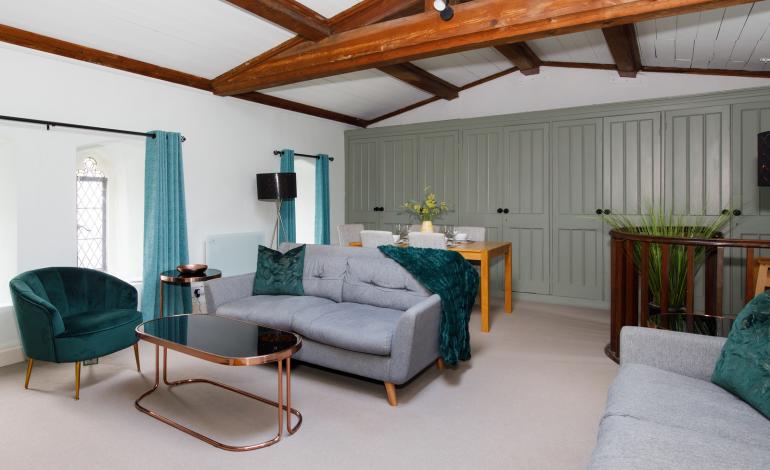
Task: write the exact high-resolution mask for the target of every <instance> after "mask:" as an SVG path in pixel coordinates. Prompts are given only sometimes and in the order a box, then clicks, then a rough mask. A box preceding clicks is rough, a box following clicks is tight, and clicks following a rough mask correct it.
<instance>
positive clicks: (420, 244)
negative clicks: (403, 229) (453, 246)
mask: <svg viewBox="0 0 770 470" xmlns="http://www.w3.org/2000/svg"><path fill="white" fill-rule="evenodd" d="M409 246H410V247H412V248H438V249H439V250H446V237H445V236H444V234H443V233H422V232H409Z"/></svg>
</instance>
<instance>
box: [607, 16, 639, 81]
mask: <svg viewBox="0 0 770 470" xmlns="http://www.w3.org/2000/svg"><path fill="white" fill-rule="evenodd" d="M602 34H604V39H605V40H606V41H607V46H608V47H609V48H610V53H611V54H612V58H613V59H614V60H615V64H616V65H617V66H618V74H619V75H620V76H621V77H628V78H635V77H636V74H637V73H638V72H639V71H640V70H641V69H642V60H641V58H640V56H639V43H638V42H637V40H636V30H635V29H634V25H633V24H624V25H619V26H611V27H609V28H603V29H602Z"/></svg>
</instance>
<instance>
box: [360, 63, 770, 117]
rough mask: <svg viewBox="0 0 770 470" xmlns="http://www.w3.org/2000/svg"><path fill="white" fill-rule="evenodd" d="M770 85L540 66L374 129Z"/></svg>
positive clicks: (769, 82) (759, 80) (740, 79)
mask: <svg viewBox="0 0 770 470" xmlns="http://www.w3.org/2000/svg"><path fill="white" fill-rule="evenodd" d="M767 85H770V79H766V78H745V77H719V76H707V75H684V74H668V73H650V72H640V73H639V75H638V76H637V77H636V78H621V77H619V76H618V73H617V72H615V71H612V70H588V69H568V68H555V67H541V68H540V73H539V74H538V75H530V76H524V75H522V74H521V73H518V72H514V73H512V74H508V75H505V76H503V77H500V78H498V79H497V80H493V81H491V82H487V83H485V84H483V85H479V86H477V87H474V88H471V89H468V90H466V91H463V92H461V93H460V97H459V98H457V99H455V100H452V101H446V100H440V101H436V102H434V103H431V104H429V105H427V106H423V107H421V108H417V109H415V110H412V111H409V112H407V113H404V114H400V115H398V116H395V117H392V118H390V119H386V120H385V121H382V122H380V123H377V124H375V125H373V126H372V127H382V126H391V125H397V124H414V123H418V122H431V121H443V120H447V119H463V118H472V117H482V116H495V115H500V114H513V113H521V112H527V111H543V110H548V109H559V108H570V107H573V106H587V105H594V104H606V103H618V102H623V101H635V100H644V99H653V98H665V97H670V96H682V95H693V94H698V93H710V92H717V91H727V90H737V89H742V88H753V87H760V86H767Z"/></svg>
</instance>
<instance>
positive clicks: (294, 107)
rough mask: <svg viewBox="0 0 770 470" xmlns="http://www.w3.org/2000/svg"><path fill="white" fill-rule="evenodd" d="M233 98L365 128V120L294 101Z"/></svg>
mask: <svg viewBox="0 0 770 470" xmlns="http://www.w3.org/2000/svg"><path fill="white" fill-rule="evenodd" d="M234 98H240V99H242V100H247V101H253V102H255V103H260V104H265V105H267V106H274V107H276V108H281V109H288V110H289V111H296V112H298V113H303V114H309V115H311V116H316V117H322V118H326V119H331V120H332V121H338V122H344V123H346V124H350V125H353V126H358V127H366V125H367V121H366V120H365V119H361V118H357V117H353V116H348V115H346V114H340V113H335V112H334V111H329V110H326V109H321V108H316V107H315V106H310V105H307V104H302V103H297V102H296V101H290V100H286V99H283V98H278V97H277V96H270V95H266V94H264V93H257V92H251V93H244V94H241V95H238V96H234Z"/></svg>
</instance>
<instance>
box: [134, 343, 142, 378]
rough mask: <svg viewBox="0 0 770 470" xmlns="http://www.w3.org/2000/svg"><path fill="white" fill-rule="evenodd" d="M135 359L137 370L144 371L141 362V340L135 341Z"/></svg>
mask: <svg viewBox="0 0 770 470" xmlns="http://www.w3.org/2000/svg"><path fill="white" fill-rule="evenodd" d="M134 359H136V370H137V372H141V371H142V366H141V365H140V364H139V342H138V341H137V342H136V343H134Z"/></svg>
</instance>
